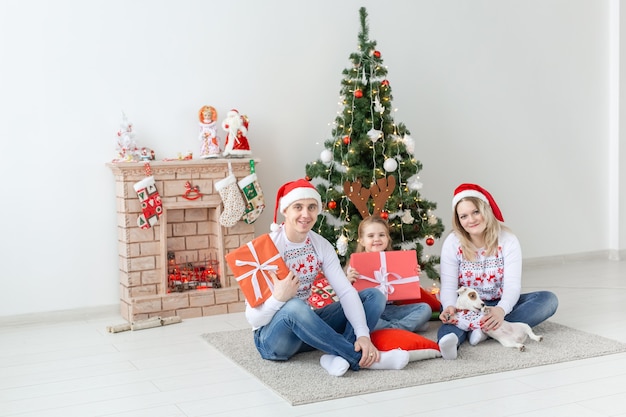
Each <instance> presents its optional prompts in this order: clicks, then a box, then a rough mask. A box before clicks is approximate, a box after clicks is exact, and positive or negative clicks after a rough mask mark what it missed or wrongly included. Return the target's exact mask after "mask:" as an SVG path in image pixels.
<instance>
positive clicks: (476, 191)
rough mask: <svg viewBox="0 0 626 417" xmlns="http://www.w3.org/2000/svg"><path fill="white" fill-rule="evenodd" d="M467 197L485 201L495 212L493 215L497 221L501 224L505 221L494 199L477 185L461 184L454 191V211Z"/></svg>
mask: <svg viewBox="0 0 626 417" xmlns="http://www.w3.org/2000/svg"><path fill="white" fill-rule="evenodd" d="M466 197H476V198H479V199H481V200H483V201H484V202H485V203H487V204H489V207H491V211H493V215H494V216H495V217H496V219H498V220H500V221H501V222H503V221H504V218H503V217H502V212H501V211H500V207H498V205H497V204H496V200H494V199H493V197H492V196H491V194H489V192H488V191H487V190H485V189H484V188H483V187H481V186H480V185H476V184H461V185H459V186H458V187H456V189H455V190H454V197H453V198H452V211H454V210H456V205H457V204H458V203H459V201H461V200H462V199H464V198H466Z"/></svg>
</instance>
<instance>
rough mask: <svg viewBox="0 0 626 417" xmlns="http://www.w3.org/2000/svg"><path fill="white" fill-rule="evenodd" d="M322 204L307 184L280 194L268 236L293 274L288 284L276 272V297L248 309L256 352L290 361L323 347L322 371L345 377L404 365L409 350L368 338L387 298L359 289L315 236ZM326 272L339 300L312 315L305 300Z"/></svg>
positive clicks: (295, 185) (292, 186)
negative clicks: (382, 347) (383, 348)
mask: <svg viewBox="0 0 626 417" xmlns="http://www.w3.org/2000/svg"><path fill="white" fill-rule="evenodd" d="M321 207H322V202H321V197H320V194H319V193H318V192H317V190H316V189H315V187H314V186H313V185H312V184H311V183H310V182H309V181H307V180H304V179H300V180H296V181H292V182H288V183H286V184H284V185H283V186H282V187H281V188H280V189H279V190H278V194H277V196H276V207H275V210H274V224H273V225H272V230H273V231H272V233H270V237H271V239H272V241H273V242H274V244H275V245H276V247H277V248H278V251H279V253H280V254H281V256H282V257H283V259H284V261H285V263H286V264H287V266H288V267H289V270H290V273H289V275H288V276H287V277H286V278H284V279H282V280H279V279H277V278H276V275H274V274H272V278H273V280H274V284H273V285H274V290H273V294H272V296H271V297H270V298H269V299H267V300H266V301H265V302H264V303H263V304H261V305H260V306H258V307H255V308H253V307H250V306H249V305H246V318H247V320H248V322H249V323H250V324H251V325H252V328H253V329H254V342H255V345H256V347H257V350H258V351H259V353H260V354H261V357H263V358H264V359H268V360H277V361H284V360H287V359H289V358H290V357H292V356H293V355H295V354H296V353H298V352H304V351H310V350H314V349H318V350H320V351H322V352H324V353H325V354H324V355H322V357H321V359H320V363H321V365H322V367H323V368H324V369H326V371H328V373H329V374H330V375H333V376H342V375H344V374H345V372H346V371H347V370H348V368H350V369H352V370H354V371H358V370H359V369H361V368H369V369H402V368H404V367H405V366H406V364H407V363H408V360H409V354H408V352H406V351H403V350H393V351H389V352H379V351H378V349H376V347H375V346H374V345H373V344H372V341H371V340H370V330H371V329H373V328H374V327H375V326H376V323H377V322H378V319H379V317H380V315H381V313H382V311H383V309H384V308H385V303H386V298H385V296H384V294H382V292H380V291H379V290H377V289H374V288H372V289H368V290H364V291H361V292H360V293H359V292H357V291H356V290H355V289H354V287H353V286H352V285H351V284H350V282H349V281H348V279H347V278H346V275H345V273H344V271H343V269H342V268H341V264H340V262H339V258H338V257H337V254H336V252H335V250H334V248H333V247H332V245H331V244H330V243H329V242H328V241H327V240H326V239H324V238H323V237H322V236H320V235H318V234H317V233H315V232H313V231H311V229H312V227H313V225H314V224H315V221H316V219H317V216H318V214H319V213H320V211H321ZM279 211H280V213H281V214H283V215H284V217H285V221H284V223H283V224H281V225H280V226H278V225H277V224H276V215H277V213H278V212H279ZM320 272H321V273H323V274H324V276H325V277H326V278H327V279H328V282H329V283H330V285H331V286H332V287H333V289H334V290H335V293H336V294H337V296H338V298H339V302H337V303H332V304H330V305H327V306H325V307H323V308H321V309H317V310H313V309H312V308H311V307H310V306H309V304H308V303H307V299H308V298H309V296H310V295H311V287H312V285H313V281H314V279H315V277H316V276H317V275H318V274H319V273H320Z"/></svg>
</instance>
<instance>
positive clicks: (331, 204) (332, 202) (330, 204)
mask: <svg viewBox="0 0 626 417" xmlns="http://www.w3.org/2000/svg"><path fill="white" fill-rule="evenodd" d="M328 208H329V209H331V210H334V209H336V208H337V202H335V201H332V200H331V201H329V202H328Z"/></svg>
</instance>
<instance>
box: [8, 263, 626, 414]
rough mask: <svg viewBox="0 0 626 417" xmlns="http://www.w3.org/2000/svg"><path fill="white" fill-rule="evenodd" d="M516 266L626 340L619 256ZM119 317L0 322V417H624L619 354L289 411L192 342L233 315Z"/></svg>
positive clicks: (238, 318)
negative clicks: (161, 319)
mask: <svg viewBox="0 0 626 417" xmlns="http://www.w3.org/2000/svg"><path fill="white" fill-rule="evenodd" d="M524 273H525V274H524V289H525V290H526V291H531V290H536V289H550V290H552V291H554V292H556V294H557V295H558V296H559V299H560V308H559V311H558V313H557V314H556V316H554V317H553V320H554V321H556V322H559V323H562V324H565V325H568V326H571V327H575V328H577V329H581V330H585V331H587V332H591V333H595V334H598V335H601V336H604V337H608V338H611V339H616V340H619V341H622V342H625V343H626V321H625V320H624V316H626V306H625V305H626V261H621V262H616V261H605V260H597V259H596V260H587V261H577V262H567V263H565V264H560V265H556V264H551V265H544V266H536V265H535V266H532V267H526V268H525V270H524ZM121 323H123V320H122V319H121V317H120V316H119V314H118V313H117V307H116V306H112V307H107V308H99V309H91V310H80V311H67V312H56V313H49V314H39V315H27V316H19V317H18V316H16V317H4V318H2V317H0V416H20V417H52V416H55V417H89V416H115V417H130V416H132V417H140V416H141V417H143V416H146V417H148V416H150V417H161V416H168V417H175V416H255V417H263V416H271V417H277V416H281V417H282V416H324V417H330V416H341V417H346V416H352V415H359V416H365V417H367V416H376V417H382V416H437V417H440V416H445V415H450V416H463V417H471V416H481V417H484V416H489V417H491V416H496V417H498V416H524V417H530V416H532V417H541V416H546V417H547V416H550V417H554V416H567V417H577V416H581V417H582V416H584V417H595V416H626V403H625V399H626V353H622V354H618V355H610V356H604V357H599V358H592V359H587V360H582V361H576V362H567V363H562V364H556V365H550V366H543V367H538V368H531V369H526V370H521V371H515V372H506V373H501V374H494V375H486V376H482V377H476V378H469V379H462V380H454V381H450V382H445V383H439V384H432V385H424V386H418V387H415V388H409V389H402V390H395V391H387V392H382V393H377V394H369V395H363V396H359V397H350V398H345V399H340V400H335V401H327V402H323V403H318V404H311V405H304V406H297V407H292V406H290V405H289V404H288V403H286V402H285V401H284V400H283V399H281V398H280V397H279V396H278V395H276V394H275V393H274V392H273V391H271V390H269V389H267V388H265V386H264V385H262V384H261V383H260V382H258V381H257V380H256V379H255V378H253V377H250V376H249V375H248V374H247V373H246V372H245V371H243V370H241V369H240V368H238V367H237V366H235V365H233V364H232V363H231V362H230V361H229V360H227V359H225V358H224V357H223V356H222V355H221V354H219V353H217V352H216V351H215V350H214V349H212V348H211V347H210V346H209V345H208V344H206V343H205V342H204V341H203V340H202V339H201V338H200V335H201V334H202V333H206V332H214V331H221V330H227V329H236V328H246V327H248V326H247V324H246V322H245V319H244V317H243V315H242V314H233V315H224V316H213V317H206V318H199V319H190V320H184V321H183V322H182V323H179V324H174V325H170V326H165V327H161V328H156V329H148V330H141V331H135V332H123V333H116V334H111V333H107V332H106V326H108V325H115V324H121ZM547 337H549V335H547ZM434 360H440V359H434ZM367 372H375V371H367ZM329 378H330V377H329Z"/></svg>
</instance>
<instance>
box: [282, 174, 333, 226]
mask: <svg viewBox="0 0 626 417" xmlns="http://www.w3.org/2000/svg"><path fill="white" fill-rule="evenodd" d="M307 198H312V199H314V200H316V201H317V207H318V214H319V211H321V209H322V198H321V197H320V193H318V192H317V190H316V189H315V187H314V186H313V184H311V183H310V182H309V181H307V180H305V179H299V180H296V181H291V182H288V183H286V184H284V185H283V186H282V187H280V188H279V189H278V192H277V193H276V206H275V207H274V223H272V226H271V229H272V231H276V230H278V224H277V223H276V216H277V215H278V211H279V210H280V212H281V213H282V212H283V211H285V209H286V208H287V207H289V206H290V205H291V204H292V203H293V202H295V201H298V200H304V199H307Z"/></svg>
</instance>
